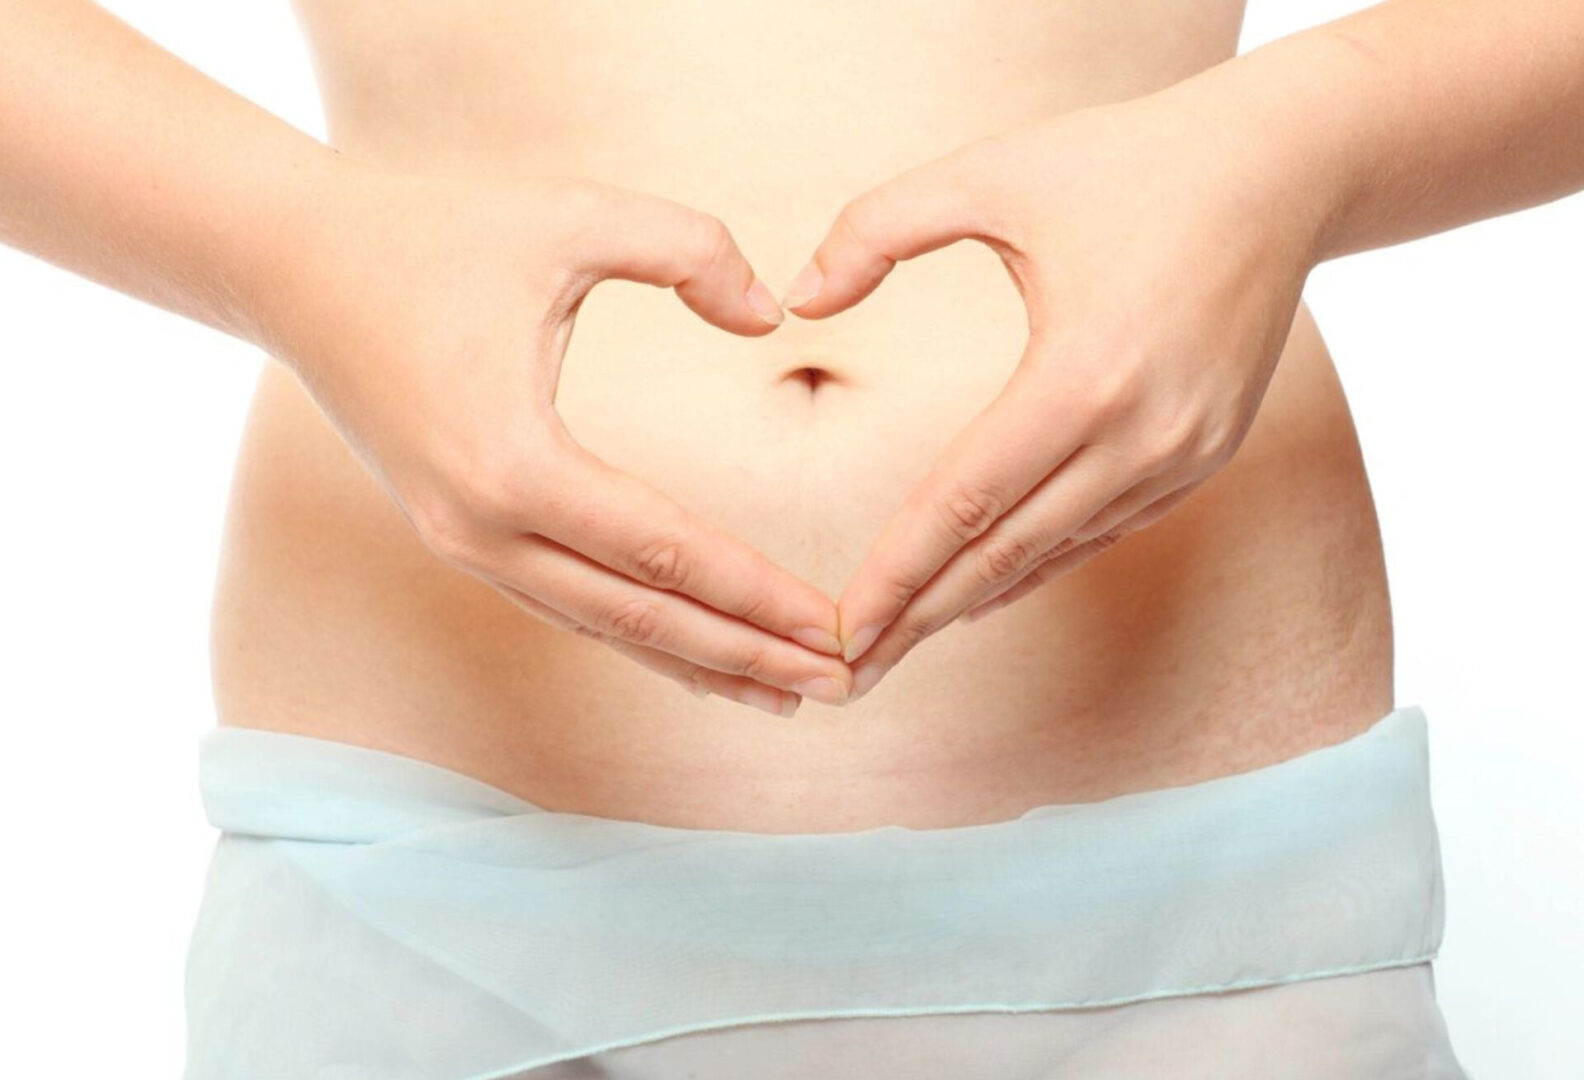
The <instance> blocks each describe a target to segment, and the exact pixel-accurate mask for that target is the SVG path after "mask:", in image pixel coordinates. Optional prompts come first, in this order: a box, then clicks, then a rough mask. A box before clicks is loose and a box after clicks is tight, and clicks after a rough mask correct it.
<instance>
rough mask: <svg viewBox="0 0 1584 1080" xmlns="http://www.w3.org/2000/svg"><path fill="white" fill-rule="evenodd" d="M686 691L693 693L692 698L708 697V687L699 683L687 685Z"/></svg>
mask: <svg viewBox="0 0 1584 1080" xmlns="http://www.w3.org/2000/svg"><path fill="white" fill-rule="evenodd" d="M688 689H689V690H691V691H693V696H694V697H700V698H707V697H709V696H710V690H709V687H707V686H705V685H704V684H703V683H700V682H696V683H689V684H688Z"/></svg>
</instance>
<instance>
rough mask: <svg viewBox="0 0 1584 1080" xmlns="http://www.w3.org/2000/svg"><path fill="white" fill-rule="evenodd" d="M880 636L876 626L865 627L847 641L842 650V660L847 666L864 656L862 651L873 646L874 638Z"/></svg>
mask: <svg viewBox="0 0 1584 1080" xmlns="http://www.w3.org/2000/svg"><path fill="white" fill-rule="evenodd" d="M879 636H880V628H879V627H878V626H865V627H863V628H862V629H860V630H859V631H858V632H857V633H856V634H854V635H853V636H852V637H850V638H848V639H847V648H845V649H843V650H842V659H843V660H845V661H847V662H848V663H849V664H850V663H852V662H853V661H854V660H856V659H858V657H860V656H862V655H863V654H864V650H865V649H867V648H868V647H869V646H871V645H873V644H874V642H875V638H877V637H879Z"/></svg>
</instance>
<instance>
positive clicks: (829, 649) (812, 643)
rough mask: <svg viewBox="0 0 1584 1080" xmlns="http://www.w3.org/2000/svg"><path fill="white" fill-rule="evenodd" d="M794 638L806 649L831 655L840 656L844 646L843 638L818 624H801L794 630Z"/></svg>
mask: <svg viewBox="0 0 1584 1080" xmlns="http://www.w3.org/2000/svg"><path fill="white" fill-rule="evenodd" d="M792 640H793V641H795V642H797V643H798V644H799V645H801V646H803V647H804V648H805V649H813V650H814V651H815V652H822V653H829V654H830V655H831V656H840V655H841V651H842V647H841V639H839V638H838V637H837V636H836V635H835V634H833V633H831V632H830V631H829V630H822V629H821V628H819V627H818V626H800V627H798V628H797V629H796V630H794V631H792Z"/></svg>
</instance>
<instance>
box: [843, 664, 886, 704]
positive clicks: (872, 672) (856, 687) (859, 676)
mask: <svg viewBox="0 0 1584 1080" xmlns="http://www.w3.org/2000/svg"><path fill="white" fill-rule="evenodd" d="M884 674H885V669H884V668H882V667H881V666H880V665H879V664H865V665H864V666H863V667H861V668H858V669H857V670H856V671H854V672H853V688H852V696H851V697H849V698H848V699H847V700H848V701H857V700H858V699H859V698H861V697H863V696H864V695H865V694H867V693H868V692H869V691H871V690H873V689H874V686H875V683H877V682H879V681H880V676H882V675H884Z"/></svg>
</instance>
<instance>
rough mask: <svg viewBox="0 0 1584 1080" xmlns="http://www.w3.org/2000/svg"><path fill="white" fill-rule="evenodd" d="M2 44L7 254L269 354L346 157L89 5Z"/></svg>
mask: <svg viewBox="0 0 1584 1080" xmlns="http://www.w3.org/2000/svg"><path fill="white" fill-rule="evenodd" d="M0 41H3V42H4V43H5V44H4V47H3V48H0V242H4V243H6V244H8V245H10V246H12V247H16V248H18V249H20V250H23V251H27V252H29V253H31V254H34V255H36V256H38V257H40V258H42V259H45V260H48V261H49V262H52V263H54V264H56V265H59V266H61V267H64V268H66V269H68V270H71V271H73V272H75V273H78V274H81V275H82V276H84V277H87V278H91V279H93V280H96V281H99V282H101V283H103V284H105V285H108V286H110V287H112V288H115V289H117V290H119V291H121V292H125V293H128V294H130V295H133V296H136V297H139V298H140V299H143V300H147V301H149V302H151V303H155V304H158V305H159V306H161V307H163V308H166V309H168V310H171V311H173V312H176V313H178V314H181V315H184V316H187V317H189V318H192V319H195V320H197V321H199V322H202V323H205V324H206V325H209V326H212V327H214V328H216V329H218V330H221V331H223V332H226V333H229V334H233V335H235V336H237V337H240V338H243V339H244V340H248V341H252V342H254V343H261V342H262V340H263V338H264V337H265V336H266V333H265V330H264V325H265V323H266V322H267V320H268V314H269V312H270V311H271V309H272V308H273V307H274V306H275V305H277V304H280V303H283V302H285V301H284V300H283V295H282V294H283V293H284V292H285V290H286V289H287V282H288V281H290V280H291V276H292V269H293V264H294V261H295V260H296V259H297V258H298V251H299V250H300V248H299V247H298V246H295V245H294V242H293V239H294V237H295V235H296V233H297V230H298V228H299V226H300V224H301V221H302V216H301V215H302V214H303V212H304V211H305V209H306V207H307V206H309V205H310V203H311V200H312V198H313V197H314V196H315V195H316V194H317V193H318V192H319V190H320V189H321V188H322V185H323V183H324V180H325V179H326V178H327V177H328V176H330V175H331V174H332V173H333V171H334V170H335V169H337V167H338V166H337V161H338V159H337V156H336V155H335V153H334V151H332V150H331V149H330V148H328V147H326V146H325V145H324V144H322V143H320V142H318V141H317V140H315V139H313V138H311V137H310V136H308V135H306V134H304V133H303V132H301V131H298V130H297V129H295V128H293V127H291V126H290V125H289V124H287V123H285V122H284V121H282V120H281V119H279V118H278V117H276V116H274V115H273V114H271V113H269V112H268V111H266V110H264V109H262V108H260V107H258V106H257V105H254V104H253V103H252V102H250V101H248V100H247V99H245V98H243V97H241V96H240V95H238V94H236V93H234V92H232V91H230V90H229V89H227V88H226V87H224V86H222V85H221V84H219V83H217V82H215V81H214V80H213V79H210V78H209V77H208V76H206V75H204V74H203V73H202V72H200V71H198V70H197V69H195V68H193V67H192V66H190V65H189V64H187V63H185V62H183V61H182V60H180V59H179V58H177V57H176V56H174V55H172V54H171V53H169V52H167V51H166V50H164V49H162V48H160V47H159V46H158V45H156V44H154V43H153V42H151V41H150V40H148V38H146V37H145V36H143V35H142V34H140V33H138V32H137V31H136V30H135V29H133V28H132V27H130V26H128V25H127V24H126V23H124V22H122V21H121V20H119V19H117V18H116V17H115V16H113V15H112V14H110V13H109V12H107V11H105V10H104V9H102V8H100V7H98V6H97V5H95V4H92V3H88V2H86V0H0Z"/></svg>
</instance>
